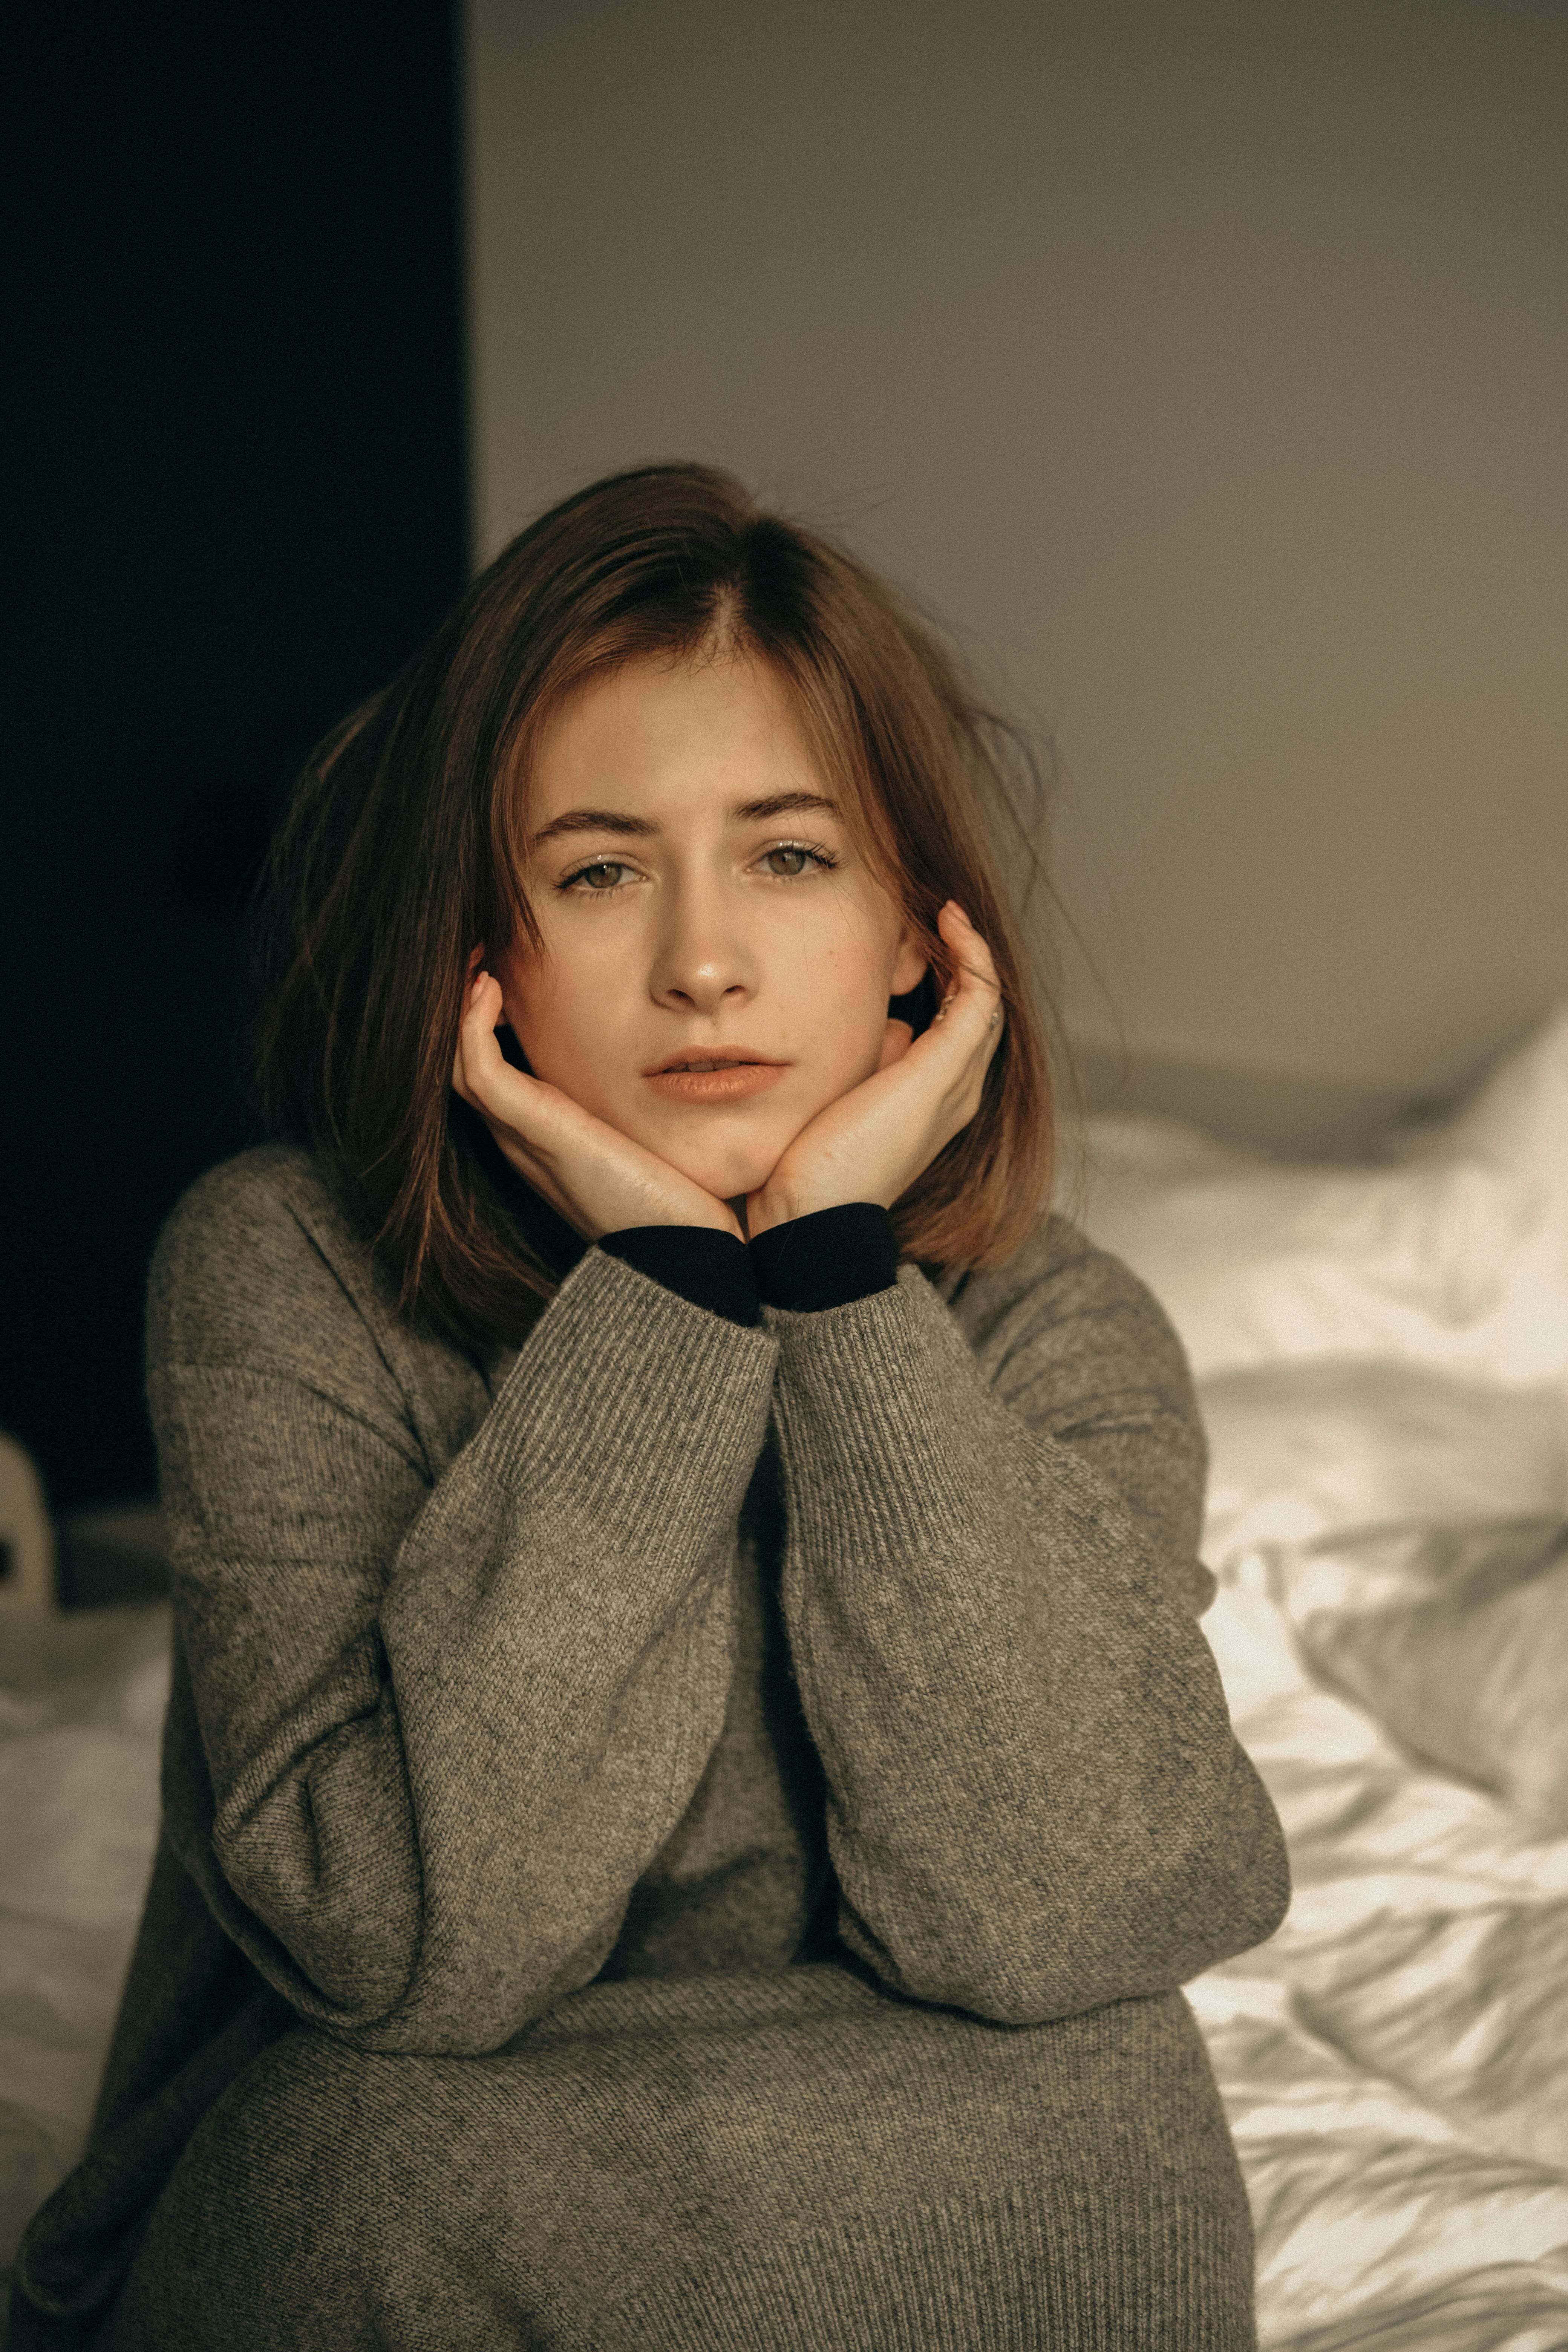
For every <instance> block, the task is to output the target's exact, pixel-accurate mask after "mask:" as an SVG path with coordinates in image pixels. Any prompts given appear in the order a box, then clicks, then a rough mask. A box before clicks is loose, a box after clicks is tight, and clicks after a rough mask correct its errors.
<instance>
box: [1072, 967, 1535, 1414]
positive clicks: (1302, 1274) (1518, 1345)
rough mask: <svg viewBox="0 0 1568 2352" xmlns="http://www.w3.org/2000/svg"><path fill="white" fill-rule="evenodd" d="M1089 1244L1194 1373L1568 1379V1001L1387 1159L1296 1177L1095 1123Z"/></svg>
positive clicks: (1124, 1125) (1401, 1139)
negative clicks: (1119, 1262) (1408, 1371)
mask: <svg viewBox="0 0 1568 2352" xmlns="http://www.w3.org/2000/svg"><path fill="white" fill-rule="evenodd" d="M1084 1223H1085V1225H1086V1228H1087V1230H1088V1232H1089V1236H1090V1238H1091V1239H1092V1240H1094V1241H1095V1242H1097V1243H1099V1244H1100V1246H1101V1247H1103V1248H1106V1249H1109V1250H1111V1251H1113V1252H1114V1253H1115V1254H1116V1255H1118V1256H1119V1257H1121V1258H1123V1259H1124V1260H1125V1261H1126V1263H1127V1264H1128V1265H1130V1266H1131V1268H1132V1270H1133V1271H1134V1273H1136V1274H1138V1275H1140V1276H1142V1279H1143V1280H1144V1281H1145V1282H1147V1283H1148V1285H1149V1286H1150V1288H1151V1289H1152V1291H1153V1292H1154V1294H1155V1296H1156V1297H1158V1298H1159V1299H1160V1300H1161V1302H1162V1303H1163V1306H1164V1307H1165V1309H1166V1311H1167V1312H1168V1313H1169V1315H1170V1316H1171V1318H1172V1320H1173V1322H1174V1324H1175V1326H1176V1328H1177V1330H1178V1331H1179V1332H1180V1333H1181V1336H1182V1339H1183V1341H1184V1345H1185V1347H1186V1349H1187V1354H1188V1357H1189V1359H1190V1360H1191V1362H1192V1366H1193V1370H1194V1373H1195V1374H1196V1376H1197V1377H1198V1378H1199V1379H1200V1380H1203V1379H1205V1378H1208V1377H1210V1376H1212V1375H1214V1374H1215V1373H1220V1372H1225V1371H1230V1370H1238V1369H1241V1368H1244V1367H1247V1366H1256V1365H1261V1364H1269V1363H1280V1362H1300V1361H1303V1360H1311V1359H1317V1358H1330V1357H1340V1358H1345V1357H1352V1358H1362V1359H1370V1358H1384V1359H1395V1360H1402V1361H1404V1362H1406V1363H1414V1364H1420V1365H1424V1366H1426V1368H1427V1369H1429V1370H1437V1371H1447V1372H1449V1373H1452V1374H1455V1375H1457V1376H1459V1377H1461V1378H1467V1379H1469V1380H1472V1381H1500V1382H1502V1383H1505V1384H1509V1385H1513V1386H1521V1387H1527V1386H1530V1385H1532V1384H1536V1383H1542V1382H1545V1381H1563V1380H1568V1007H1565V1008H1563V1010H1562V1011H1560V1012H1559V1013H1557V1014H1556V1015H1555V1016H1554V1017H1553V1019H1552V1021H1551V1022H1549V1023H1548V1024H1546V1025H1545V1027H1544V1028H1543V1029H1542V1030H1541V1031H1540V1032H1539V1033H1538V1034H1536V1035H1535V1036H1534V1037H1532V1038H1531V1040H1530V1041H1529V1042H1528V1043H1527V1044H1526V1045H1524V1046H1522V1047H1521V1048H1520V1049H1519V1050H1518V1051H1517V1052H1516V1053H1514V1054H1512V1055H1510V1056H1508V1057H1507V1059H1506V1060H1505V1061H1504V1062H1503V1063H1502V1064H1500V1066H1499V1067H1498V1069H1497V1070H1496V1071H1495V1072H1494V1073H1493V1074H1492V1076H1490V1077H1489V1079H1488V1080H1487V1081H1486V1082H1485V1084H1484V1085H1483V1086H1482V1087H1479V1089H1478V1090H1477V1092H1476V1093H1475V1094H1474V1095H1473V1096H1472V1097H1470V1098H1469V1099H1468V1101H1467V1102H1466V1103H1465V1104H1463V1105H1461V1106H1460V1108H1459V1109H1458V1111H1457V1112H1456V1113H1455V1114H1454V1115H1453V1116H1452V1117H1450V1118H1447V1120H1445V1121H1443V1122H1440V1123H1437V1124H1433V1125H1427V1126H1424V1127H1422V1128H1420V1129H1410V1130H1408V1131H1406V1132H1405V1133H1402V1134H1401V1133H1396V1134H1395V1135H1394V1136H1393V1137H1392V1138H1391V1139H1390V1141H1389V1143H1388V1146H1387V1148H1386V1151H1385V1154H1384V1158H1383V1160H1381V1161H1380V1162H1379V1163H1378V1164H1375V1165H1366V1166H1355V1167H1339V1166H1322V1167H1319V1166H1301V1167H1287V1166H1282V1165H1279V1164H1278V1163H1275V1162H1271V1161H1268V1160H1264V1159H1262V1158H1261V1157H1259V1156H1258V1154H1256V1153H1250V1152H1244V1151H1236V1150H1229V1149H1227V1148H1226V1146H1224V1145H1221V1144H1217V1143H1215V1142H1214V1141H1213V1140H1212V1139H1209V1138H1206V1137H1205V1136H1202V1135H1201V1134H1199V1133H1198V1132H1197V1131H1196V1130H1194V1129H1188V1128H1184V1127H1182V1126H1181V1125H1180V1124H1179V1123H1177V1122H1175V1121H1172V1120H1168V1119H1155V1118H1096V1119H1093V1120H1091V1121H1090V1122H1089V1171H1088V1203H1087V1208H1086V1212H1085V1214H1084Z"/></svg>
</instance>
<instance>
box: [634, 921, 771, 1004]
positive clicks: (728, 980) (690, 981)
mask: <svg viewBox="0 0 1568 2352" xmlns="http://www.w3.org/2000/svg"><path fill="white" fill-rule="evenodd" d="M649 981H650V986H651V990H652V993H653V996H654V998H655V1001H656V1002H657V1003H660V1004H665V1005H668V1006H669V1007H670V1008H671V1009H672V1010H674V1011H678V1012H691V1013H718V1012H719V1011H721V1009H726V1008H729V1009H732V1008H734V1007H735V1006H738V1005H741V1004H743V1003H747V1002H749V1000H750V999H751V998H752V996H753V995H754V994H755V993H756V973H755V971H754V969H753V959H752V954H751V951H750V950H749V949H748V947H747V945H746V942H745V941H744V940H743V939H742V938H740V937H739V936H738V935H737V933H736V930H735V928H734V926H733V925H732V924H731V923H726V922H725V921H724V920H723V918H722V915H721V911H720V909H719V908H717V907H715V906H713V905H712V904H711V903H710V904H708V905H703V904H701V903H696V904H693V903H689V902H688V903H685V904H683V905H682V906H680V907H679V908H678V909H676V910H674V912H673V914H672V919H671V920H670V922H669V925H668V929H666V931H665V933H664V935H663V937H662V938H661V939H660V940H659V941H658V946H657V948H656V950H655V954H654V967H653V971H652V972H651V973H650V975H649Z"/></svg>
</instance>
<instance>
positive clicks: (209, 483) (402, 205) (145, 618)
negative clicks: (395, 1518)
mask: <svg viewBox="0 0 1568 2352" xmlns="http://www.w3.org/2000/svg"><path fill="white" fill-rule="evenodd" d="M456 49H457V36H456V24H455V15H454V11H453V10H452V9H451V8H449V7H445V6H437V5H395V0H394V5H376V6H371V5H360V4H359V0H349V4H348V5H344V0H338V5H332V6H329V7H322V6H320V5H316V6H306V5H298V0H281V5H278V4H277V0H274V5H262V6H258V7H247V8H236V7H214V6H213V5H211V0H207V5H205V6H199V7H198V6H195V5H192V6H185V7H176V8H169V7H163V8H136V7H124V6H120V7H114V8H110V7H107V6H89V7H74V8H72V7H67V8H62V9H59V10H58V11H51V12H48V13H47V16H41V15H40V16H38V19H37V21H36V23H35V25H34V27H33V29H32V30H31V31H30V33H29V34H28V35H27V37H26V40H25V42H21V43H18V44H16V46H15V47H14V48H13V50H12V54H11V58H10V60H9V65H8V71H7V75H6V77H5V81H6V89H7V93H8V94H7V96H6V99H5V107H6V113H7V116H8V118H9V119H8V120H7V121H6V123H5V130H4V137H5V146H6V150H7V162H6V165H5V169H6V173H7V176H8V178H9V179H10V180H11V181H12V184H13V186H14V188H15V191H16V196H15V200H14V209H13V212H12V219H13V222H14V223H15V227H14V229H13V230H12V231H11V232H10V233H9V234H8V236H7V240H6V242H7V245H8V247H9V255H8V260H7V269H8V272H9V273H10V275H11V278H12V284H11V287H10V290H9V291H8V293H7V296H6V318H7V329H6V335H7V340H8V341H9V342H10V344H11V350H12V359H11V362H10V368H11V372H12V374H11V384H10V388H9V392H8V394H7V415H6V423H5V447H6V456H7V461H8V462H7V471H8V473H9V476H10V483H9V502H10V506H11V514H12V520H11V524H10V526H9V531H8V536H9V538H10V542H11V546H12V550H13V563H12V567H11V588H10V591H9V594H10V599H11V601H10V604H9V608H8V611H7V614H6V620H5V639H6V651H7V663H6V671H7V680H6V688H5V725H4V737H3V750H4V760H5V781H4V808H3V814H0V990H3V1002H0V1040H3V1050H4V1078H3V1081H0V1120H3V1122H4V1131H3V1134H0V1154H3V1160H0V1178H3V1181H4V1185H5V1204H4V1225H3V1232H0V1250H3V1254H4V1263H3V1267H0V1300H3V1307H0V1314H3V1317H4V1331H3V1337H0V1427H5V1428H9V1429H11V1430H13V1431H14V1432H15V1433H16V1434H17V1435H19V1436H20V1437H21V1438H22V1439H23V1441H24V1442H25V1443H26V1444H28V1445H29V1446H30V1447H31V1448H32V1450H33V1451H34V1453H35V1454H37V1457H38V1459H39V1461H40V1463H41V1465H42V1466H43V1468H44V1472H45V1475H46V1478H47V1483H48V1486H49V1490H50V1495H51V1498H52V1499H53V1501H54V1502H55V1503H56V1505H57V1506H65V1505H68V1504H70V1503H73V1502H81V1501H87V1500H92V1499H95V1498H100V1497H105V1496H118V1495H124V1494H132V1493H135V1492H138V1491H142V1490H145V1489H148V1488H150V1486H151V1485H152V1483H153V1463H152V1453H151V1446H150V1442H149V1439H148V1436H147V1433H146V1428H145V1423H144V1420H143V1415H142V1402H141V1370H140V1350H141V1319H142V1290H143V1286H144V1282H145V1276H146V1263H147V1257H148V1253H149V1251H150V1249H151V1247H152V1244H153V1238H154V1236H155V1234H156V1232H157V1229H158V1226H159V1224H160V1223H161V1221H162V1219H163V1216H164V1215H165V1214H166V1213H167V1212H168V1209H169V1208H170V1206H171V1205H172V1204H173V1202H174V1200H175V1198H176V1197H177V1196H178V1194H179V1192H181V1190H182V1189H183V1188H184V1185H185V1184H186V1183H187V1182H188V1181H190V1179H191V1178H192V1177H193V1176H195V1174H196V1173H198V1172H199V1171H200V1170H202V1169H203V1168H205V1167H207V1166H209V1165H211V1163H212V1162H213V1161H214V1160H218V1159H221V1158H223V1157H225V1156H226V1155H227V1154H228V1153H229V1152H232V1151H234V1150H237V1149H239V1148H240V1147H241V1146H242V1145H243V1144H244V1143H245V1142H247V1140H249V1139H251V1135H252V1129H251V1127H250V1125H249V1121H248V1115H247V1111H246V1108H245V1106H244V1102H243V1097H242V1092H241V1088H240V1085H239V1076H238V1070H237V1061H236V1029H237V947H238V931H239V919H240V915H241V912H242V909H243V907H244V903H245V899H246V897H247V892H248V890H249V887H250V883H251V880H252V878H253V876H254V873H255V870H256V866H257V863H258V857H259V855H260V850H261V846H262V844H263V842H264V840H265V837H266V833H267V829H268V824H269V821H270V818H271V815H272V813H273V811H274V809H275V806H276V803H277V797H278V793H279V788H280V785H281V783H282V782H283V780H284V778H285V777H286V775H287V773H288V772H289V769H290V767H291V766H292V765H293V764H294V763H295V762H296V761H298V759H299V757H300V754H301V753H302V752H303V751H305V750H306V749H307V748H308V747H309V745H310V743H311V742H312V741H313V740H315V739H316V737H317V736H318V735H320V734H321V732H322V731H323V730H325V728H326V727H328V726H329V725H330V724H331V722H332V720H333V719H336V718H337V717H338V716H340V715H341V713H342V712H343V711H344V710H346V709H349V708H350V707H351V706H352V705H353V703H354V702H355V701H356V700H357V699H359V698H360V697H362V696H363V694H364V693H366V692H367V691H369V690H370V689H371V688H374V687H375V686H376V685H377V684H379V683H380V682H381V681H382V680H383V679H384V677H386V676H388V675H389V674H390V672H391V671H392V670H393V669H394V668H395V667H396V666H397V664H398V663H399V662H400V661H401V660H402V659H403V657H404V656H405V654H406V653H408V652H409V651H410V650H411V649H412V647H413V646H415V645H416V643H417V642H418V641H419V639H420V637H421V636H422V635H424V634H425V633H426V631H427V629H428V628H429V627H430V626H431V625H432V624H433V623H434V622H435V621H436V620H437V618H438V617H439V615H440V614H441V613H442V611H443V610H444V609H445V608H446V606H447V604H449V603H450V601H451V599H452V598H453V596H454V595H455V594H456V593H457V592H458V589H459V588H460V586H461V584H462V582H463V578H464V575H465V571H466V563H467V546H466V520H465V518H466V485H465V467H464V436H463V399H464V395H463V373H462V341H461V337H462V320H461V313H460V298H459V286H460V268H459V218H458V120H457V88H458V67H457V54H456Z"/></svg>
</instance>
